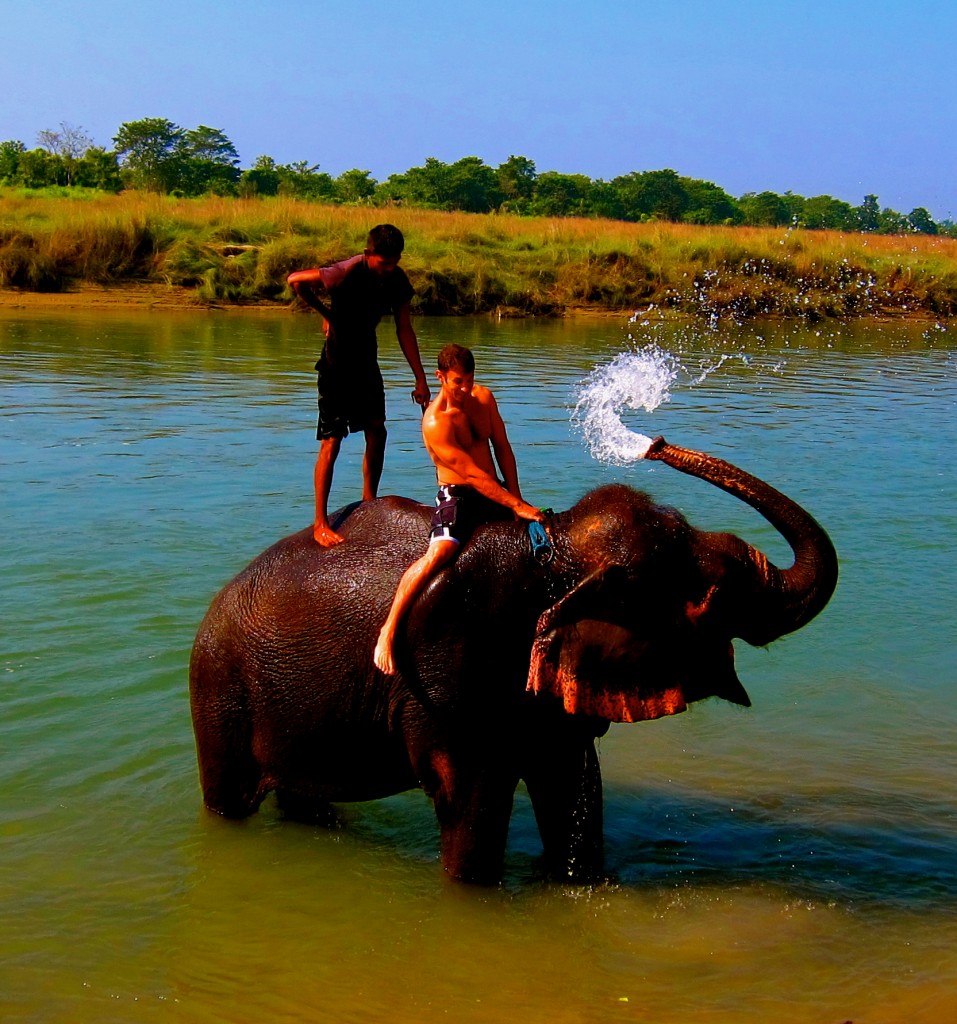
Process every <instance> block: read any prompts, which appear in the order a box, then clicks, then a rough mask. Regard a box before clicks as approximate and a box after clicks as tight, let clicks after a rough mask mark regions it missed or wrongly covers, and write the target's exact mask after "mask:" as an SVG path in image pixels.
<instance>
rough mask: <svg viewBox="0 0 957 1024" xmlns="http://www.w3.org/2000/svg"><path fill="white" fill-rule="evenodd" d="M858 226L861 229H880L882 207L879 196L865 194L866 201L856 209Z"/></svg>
mask: <svg viewBox="0 0 957 1024" xmlns="http://www.w3.org/2000/svg"><path fill="white" fill-rule="evenodd" d="M856 213H857V228H858V230H859V231H878V230H879V229H880V220H881V208H880V206H879V205H878V203H877V196H875V195H867V196H864V202H863V203H861V205H860V206H858V207H857V209H856Z"/></svg>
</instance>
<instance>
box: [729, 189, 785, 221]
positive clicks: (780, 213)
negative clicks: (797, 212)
mask: <svg viewBox="0 0 957 1024" xmlns="http://www.w3.org/2000/svg"><path fill="white" fill-rule="evenodd" d="M738 206H740V207H741V213H742V214H743V215H744V223H745V224H751V225H753V226H754V227H783V226H784V225H785V224H790V223H791V222H792V220H791V218H792V213H791V209H790V207H789V205H788V203H787V201H786V200H785V199H784V197H783V196H779V195H778V194H777V193H776V192H746V193H745V194H744V195H743V196H742V197H741V198H740V199H739V200H738Z"/></svg>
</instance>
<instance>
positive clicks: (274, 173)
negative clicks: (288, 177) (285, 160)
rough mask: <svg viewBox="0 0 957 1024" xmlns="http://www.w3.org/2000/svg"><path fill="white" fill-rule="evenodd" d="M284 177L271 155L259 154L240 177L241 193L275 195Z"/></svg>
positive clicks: (247, 194)
mask: <svg viewBox="0 0 957 1024" xmlns="http://www.w3.org/2000/svg"><path fill="white" fill-rule="evenodd" d="M281 183H282V177H281V176H280V174H279V169H278V168H277V166H276V161H275V160H273V158H272V157H271V156H257V157H256V162H255V163H254V164H253V165H252V167H250V168H249V169H248V170H246V171H243V172H242V174H241V175H240V179H239V194H240V195H243V196H274V195H277V194H278V193H279V186H280V184H281Z"/></svg>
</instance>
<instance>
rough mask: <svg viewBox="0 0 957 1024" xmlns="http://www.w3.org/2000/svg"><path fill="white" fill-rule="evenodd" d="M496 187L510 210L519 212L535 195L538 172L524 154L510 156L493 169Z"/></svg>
mask: <svg viewBox="0 0 957 1024" xmlns="http://www.w3.org/2000/svg"><path fill="white" fill-rule="evenodd" d="M495 174H496V176H497V178H498V189H499V191H500V192H501V193H502V195H503V196H504V200H503V201H504V202H505V203H506V204H507V205H508V208H509V209H510V210H514V211H515V212H517V213H520V212H521V211H522V210H523V209H524V208H525V207H526V206H527V205H528V203H529V202H530V201H531V198H532V196H533V195H535V182H536V180H537V178H538V172H537V171H536V170H535V163H534V161H532V160H529V159H528V157H524V156H510V157H509V158H508V159H507V160H506V161H505V162H504V163H501V164H499V165H498V167H497V168H496V170H495Z"/></svg>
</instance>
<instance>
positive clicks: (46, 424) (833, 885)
mask: <svg viewBox="0 0 957 1024" xmlns="http://www.w3.org/2000/svg"><path fill="white" fill-rule="evenodd" d="M417 329H418V331H419V336H420V344H421V347H422V349H423V355H424V358H425V360H426V362H427V363H428V364H429V365H432V364H433V363H434V356H435V353H436V351H437V350H438V348H439V347H440V346H441V345H442V344H444V343H445V342H447V341H458V342H460V343H463V344H468V345H471V346H472V347H473V348H474V349H475V351H476V355H477V358H478V364H479V365H478V376H479V379H480V380H483V381H485V382H487V383H489V384H490V385H491V386H492V387H493V388H494V389H495V391H496V394H497V395H498V398H499V401H500V405H501V408H502V411H503V414H504V416H505V419H506V422H507V424H508V426H509V432H510V435H511V438H512V441H513V444H514V447H515V449H516V452H517V455H518V459H519V467H520V472H521V477H522V482H523V488H524V491H525V494H526V497H528V498H529V500H531V501H533V502H535V503H537V504H540V505H553V506H555V507H556V508H561V507H567V506H568V505H569V504H571V503H572V502H573V501H574V500H575V499H576V498H577V497H578V496H580V494H581V493H583V492H584V491H585V490H587V489H588V488H590V487H593V486H596V485H597V484H599V483H602V482H606V481H608V480H615V479H621V480H625V481H628V482H630V483H634V484H635V485H636V486H640V487H643V488H645V489H647V490H649V491H650V492H651V493H652V494H654V495H655V496H656V498H658V499H659V500H661V501H664V502H666V503H669V504H674V505H678V506H679V507H681V508H682V510H683V511H684V512H685V513H686V514H687V515H688V517H689V518H690V519H691V520H692V522H694V523H695V524H696V525H699V526H703V527H706V528H709V529H730V530H734V531H735V532H738V533H740V534H742V536H744V537H745V538H746V539H748V540H749V541H751V542H753V543H756V544H758V545H759V546H761V547H763V548H764V550H766V551H767V553H768V554H769V555H770V556H771V557H772V558H775V557H776V558H778V559H780V560H784V559H785V558H786V552H785V551H783V550H782V544H781V542H780V540H779V539H778V538H777V537H776V536H775V535H774V534H773V532H772V531H771V530H770V528H769V527H767V525H766V524H764V522H763V520H761V519H760V517H758V516H757V515H756V514H755V513H754V512H752V511H751V510H750V509H748V508H746V507H744V506H742V505H740V503H738V502H735V501H734V500H733V499H730V498H729V497H727V496H726V495H723V494H721V493H719V492H717V491H715V490H714V489H712V488H709V487H708V486H707V485H705V484H703V483H701V482H700V481H695V480H692V479H690V478H686V477H684V476H682V475H680V474H677V473H675V472H673V471H672V470H670V469H668V467H665V466H661V465H660V464H658V465H650V464H649V465H646V464H643V463H642V464H638V465H635V466H630V467H624V468H614V467H608V466H604V465H602V464H600V463H598V462H597V461H595V460H594V459H592V458H591V457H590V455H589V454H588V451H587V450H586V448H585V446H584V444H583V443H582V440H581V438H580V436H579V435H578V433H577V432H576V431H575V430H574V428H573V427H572V426H571V424H570V410H571V407H572V406H573V405H574V403H575V399H576V395H577V391H578V387H579V384H580V382H581V381H582V380H583V379H584V378H585V377H586V375H587V374H588V373H589V371H590V370H591V369H592V368H593V367H595V366H596V365H598V364H602V363H605V362H607V361H609V360H610V359H611V358H612V357H614V356H615V355H616V354H617V353H619V352H621V351H623V350H625V349H628V348H632V347H636V346H642V345H646V344H652V343H653V344H656V345H658V346H659V347H660V348H662V349H663V350H665V351H667V352H669V353H671V354H672V356H673V357H674V359H675V361H676V363H677V365H678V366H679V367H680V371H679V375H678V379H677V381H676V382H675V384H674V386H673V388H672V394H671V400H670V401H669V402H667V403H665V404H663V405H661V406H660V407H659V408H657V409H656V410H655V411H654V412H653V413H651V414H648V413H644V412H641V411H639V412H629V413H627V414H626V415H625V419H626V422H627V423H628V425H629V426H630V427H631V428H632V429H634V430H637V431H640V432H642V433H645V434H649V435H654V434H659V433H660V434H664V435H665V436H666V437H667V438H668V439H669V440H670V441H672V442H674V443H676V444H680V445H685V446H688V447H693V448H702V449H705V450H708V451H711V452H713V453H714V454H716V455H720V456H722V457H724V458H727V459H729V460H731V461H732V462H735V463H736V464H738V465H740V466H742V467H743V468H745V469H748V470H749V471H751V472H754V473H757V474H758V475H760V476H763V477H765V478H766V479H767V480H768V481H769V482H771V483H773V484H774V485H775V486H778V487H779V488H781V489H782V490H785V491H786V492H787V493H789V494H790V495H791V496H793V497H794V498H796V499H797V500H799V501H800V502H802V503H803V504H804V505H805V506H806V507H807V508H808V509H809V510H810V511H811V512H812V513H813V514H814V515H815V516H817V517H818V518H819V519H820V520H821V522H822V523H823V524H824V525H825V526H826V527H827V529H828V530H829V532H830V533H831V536H832V537H833V539H834V541H835V544H836V546H837V548H838V551H839V554H840V557H841V574H842V575H841V581H840V584H839V587H838V591H837V593H836V594H835V597H834V598H833V600H832V601H831V604H830V605H829V606H828V608H827V609H826V610H825V612H824V613H823V614H822V615H821V616H820V617H819V618H818V619H816V620H815V621H814V622H813V623H811V624H810V625H809V626H808V627H807V628H805V629H804V630H803V631H801V632H799V633H797V634H795V635H794V636H792V637H788V638H785V639H784V640H782V641H779V642H778V643H777V644H774V645H772V646H771V647H770V648H769V649H767V650H752V649H750V648H746V647H745V646H744V645H740V647H739V656H738V661H739V674H740V675H741V678H742V680H743V682H744V683H745V686H746V687H747V689H748V691H749V693H750V694H751V698H752V700H753V703H754V707H753V708H751V709H750V710H748V711H743V710H741V709H739V708H735V707H731V706H728V705H721V704H718V703H715V702H709V703H707V704H704V705H699V706H696V707H695V708H694V709H693V710H692V711H690V712H689V713H686V714H684V715H680V716H677V717H676V718H674V719H667V720H663V721H659V722H654V723H644V724H641V725H634V726H613V727H612V730H611V732H610V734H609V735H608V736H607V737H606V738H605V739H604V740H603V741H602V745H601V756H602V765H603V773H604V777H605V784H606V837H607V840H606V841H607V860H608V867H609V871H610V879H609V881H608V883H607V884H605V885H602V886H598V887H594V888H568V887H563V886H557V885H545V884H542V883H541V881H540V879H539V874H538V870H537V863H536V858H537V854H538V845H537V835H536V831H535V827H534V822H533V819H532V815H531V812H530V809H529V807H528V804H527V801H526V800H525V798H524V795H523V794H522V793H519V795H518V797H517V800H516V811H515V816H514V818H513V826H512V831H511V834H510V843H509V851H508V869H507V874H506V878H505V881H504V883H503V885H502V886H501V887H500V888H498V889H494V890H491V891H486V890H478V891H476V890H472V889H469V888H463V887H457V886H453V885H450V884H449V883H447V882H446V881H445V880H444V878H443V876H442V872H441V869H440V868H439V866H438V851H437V839H436V831H435V828H434V825H433V821H432V815H431V809H430V807H429V805H428V803H427V801H426V800H425V798H424V797H423V796H422V795H421V794H417V793H411V794H406V795H404V796H401V797H396V798H394V799H391V800H387V801H381V802H379V803H375V804H364V805H357V806H352V807H347V808H345V809H344V818H345V821H346V825H345V827H344V828H343V829H340V830H336V831H325V830H319V829H313V828H307V827H305V826H301V825H295V824H291V823H287V822H283V821H281V820H280V818H279V816H278V814H277V813H276V811H275V808H274V807H273V806H272V805H269V804H267V806H265V807H264V808H263V810H262V811H261V812H260V813H259V814H258V815H256V816H255V817H254V818H252V819H250V820H249V821H247V822H244V823H240V824H236V823H228V822H223V821H221V820H219V819H217V818H214V817H212V816H210V815H207V814H206V813H205V812H204V811H203V810H202V807H201V801H200V795H199V790H198V784H197V778H196V768H195V757H194V750H193V742H192V734H191V729H190V723H189V712H188V704H187V695H186V664H187V659H188V655H189V649H190V646H191V643H192V637H193V633H194V632H195V629H196V626H197V625H198V623H199V620H200V618H201V617H202V614H203V612H204V610H205V608H206V605H207V604H208V602H209V600H210V598H211V597H212V595H213V594H214V593H215V591H216V590H217V589H218V588H219V587H220V586H221V585H222V584H223V583H224V582H225V581H226V580H227V579H229V578H230V577H231V576H232V575H233V574H234V573H235V572H236V571H237V570H238V569H240V568H241V567H242V566H243V565H244V564H245V563H246V562H248V561H249V560H250V559H251V558H252V557H253V556H254V555H255V554H257V553H258V552H259V551H260V550H261V549H262V548H264V547H266V546H267V545H268V544H270V543H271V542H272V541H273V540H275V539H277V538H278V537H279V536H281V535H283V534H285V533H288V532H291V531H293V530H298V529H300V528H301V527H303V526H304V525H306V524H307V523H308V522H309V521H310V517H311V502H312V495H311V472H312V463H313V461H314V453H315V441H314V383H313V375H312V372H311V367H312V363H313V361H314V360H315V348H316V344H317V332H316V322H315V320H314V319H313V318H311V317H308V316H292V315H290V316H252V315H251V316H242V317H241V316H238V315H228V316H217V315H213V314H210V315H207V314H193V315H190V316H186V315H183V316H177V315H169V314H163V315H143V314H141V315H136V316H134V315H125V314H116V313H114V314H102V313H100V314H96V315H93V314H89V315H81V314H69V315H67V314H63V315H52V314H49V315H48V314H31V315H27V314H19V313H17V312H9V311H8V312H6V313H4V314H3V315H0V396H2V397H0V416H2V422H3V431H2V435H0V475H2V479H0V482H2V487H0V510H2V513H3V516H2V522H3V524H4V526H5V532H4V543H3V544H2V545H0V571H2V573H3V578H4V580H5V583H6V585H5V586H4V587H3V589H2V590H0V636H2V647H0V671H2V674H3V675H2V681H3V700H2V703H0V794H2V796H0V850H2V867H3V870H2V872H0V921H2V928H0V1017H2V1019H3V1020H4V1021H80V1022H85V1021H96V1022H102V1021H117V1022H125V1021H138V1020H154V1019H155V1020H167V1021H176V1022H180V1021H182V1022H194V1021H195V1022H206V1021H230V1022H242V1024H245V1022H247V1021H248V1022H260V1021H264V1020H268V1021H305V1020H308V1021H357V1022H358V1021H363V1022H365V1021H379V1020H383V1021H384V1020H390V1021H403V1022H404V1021H421V1020H432V1019H448V1020H453V1021H466V1022H471V1021H498V1020H502V1019H515V1020H523V1021H530V1022H537V1021H542V1022H545V1021H557V1022H578V1021H605V1020H618V1019H621V1020H639V1021H655V1022H666V1024H667V1022H672V1021H674V1022H679V1021H682V1022H683V1021H688V1020H696V1021H704V1020H706V1021H713V1022H722V1024H723V1022H726V1021H727V1022H732V1021H742V1020H743V1021H748V1020H755V1021H759V1020H760V1021H768V1020H771V1021H777V1020H780V1021H795V1022H804V1021H807V1022H819V1021H835V1022H836V1021H843V1020H851V1019H853V1020H858V1021H865V1020H866V1021H867V1022H871V1024H872V1022H883V1021H887V1022H894V1021H937V1020H950V1019H953V1018H954V1013H955V1012H957V896H955V892H957V741H955V736H957V702H955V699H954V697H955V684H957V653H955V643H954V639H953V638H954V626H953V620H954V616H955V612H957V573H955V572H954V568H953V556H954V548H955V544H954V537H955V536H957V512H955V498H957V473H955V470H954V465H953V454H952V453H953V452H954V451H955V449H957V415H955V413H957V409H955V406H957V341H955V339H957V333H955V329H953V328H950V329H945V328H944V327H943V326H942V325H935V324H919V325H890V324H884V325H880V324H870V325H856V326H854V327H840V326H833V325H829V326H826V327H818V328H807V327H794V326H790V325H777V326H774V327H769V326H766V325H765V326H762V327H749V328H735V327H727V328H720V329H718V330H708V329H705V328H693V327H689V326H671V327H663V326H661V325H658V324H654V323H646V324H643V323H641V322H636V323H629V322H627V321H626V320H624V319H623V320H622V321H617V320H600V321H588V322H567V323H566V322H560V323H550V322H544V323H538V322H535V321H523V322H501V323H496V322H494V321H491V320H425V321H418V322H417ZM381 347H382V363H383V369H384V372H385V375H386V378H387V384H388V388H389V392H388V393H389V403H390V404H389V415H390V446H389V453H388V456H387V461H386V469H385V474H384V477H383V486H382V493H389V492H395V493H403V494H409V495H411V496H413V497H418V498H421V499H423V500H428V499H429V498H430V497H431V492H432V489H433V485H432V474H431V472H430V469H429V466H428V463H427V461H426V460H425V457H424V454H423V451H422V448H421V442H420V440H419V438H418V410H417V408H416V407H415V406H414V405H413V404H412V402H411V400H410V398H409V394H408V393H409V391H410V390H411V380H410V379H409V376H408V372H407V370H406V369H404V364H403V363H402V360H401V356H399V354H398V351H397V348H396V346H395V345H394V343H393V341H392V339H391V338H390V337H389V335H388V332H384V333H383V336H382V346H381ZM360 457H361V445H360V444H359V443H358V442H357V441H355V440H351V441H348V442H346V445H345V446H344V449H343V455H342V457H341V458H340V462H339V466H338V468H337V473H336V480H335V486H334V493H333V504H334V505H335V504H342V503H345V502H346V501H350V500H353V499H354V498H355V497H356V496H357V493H358V481H359V460H360Z"/></svg>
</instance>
